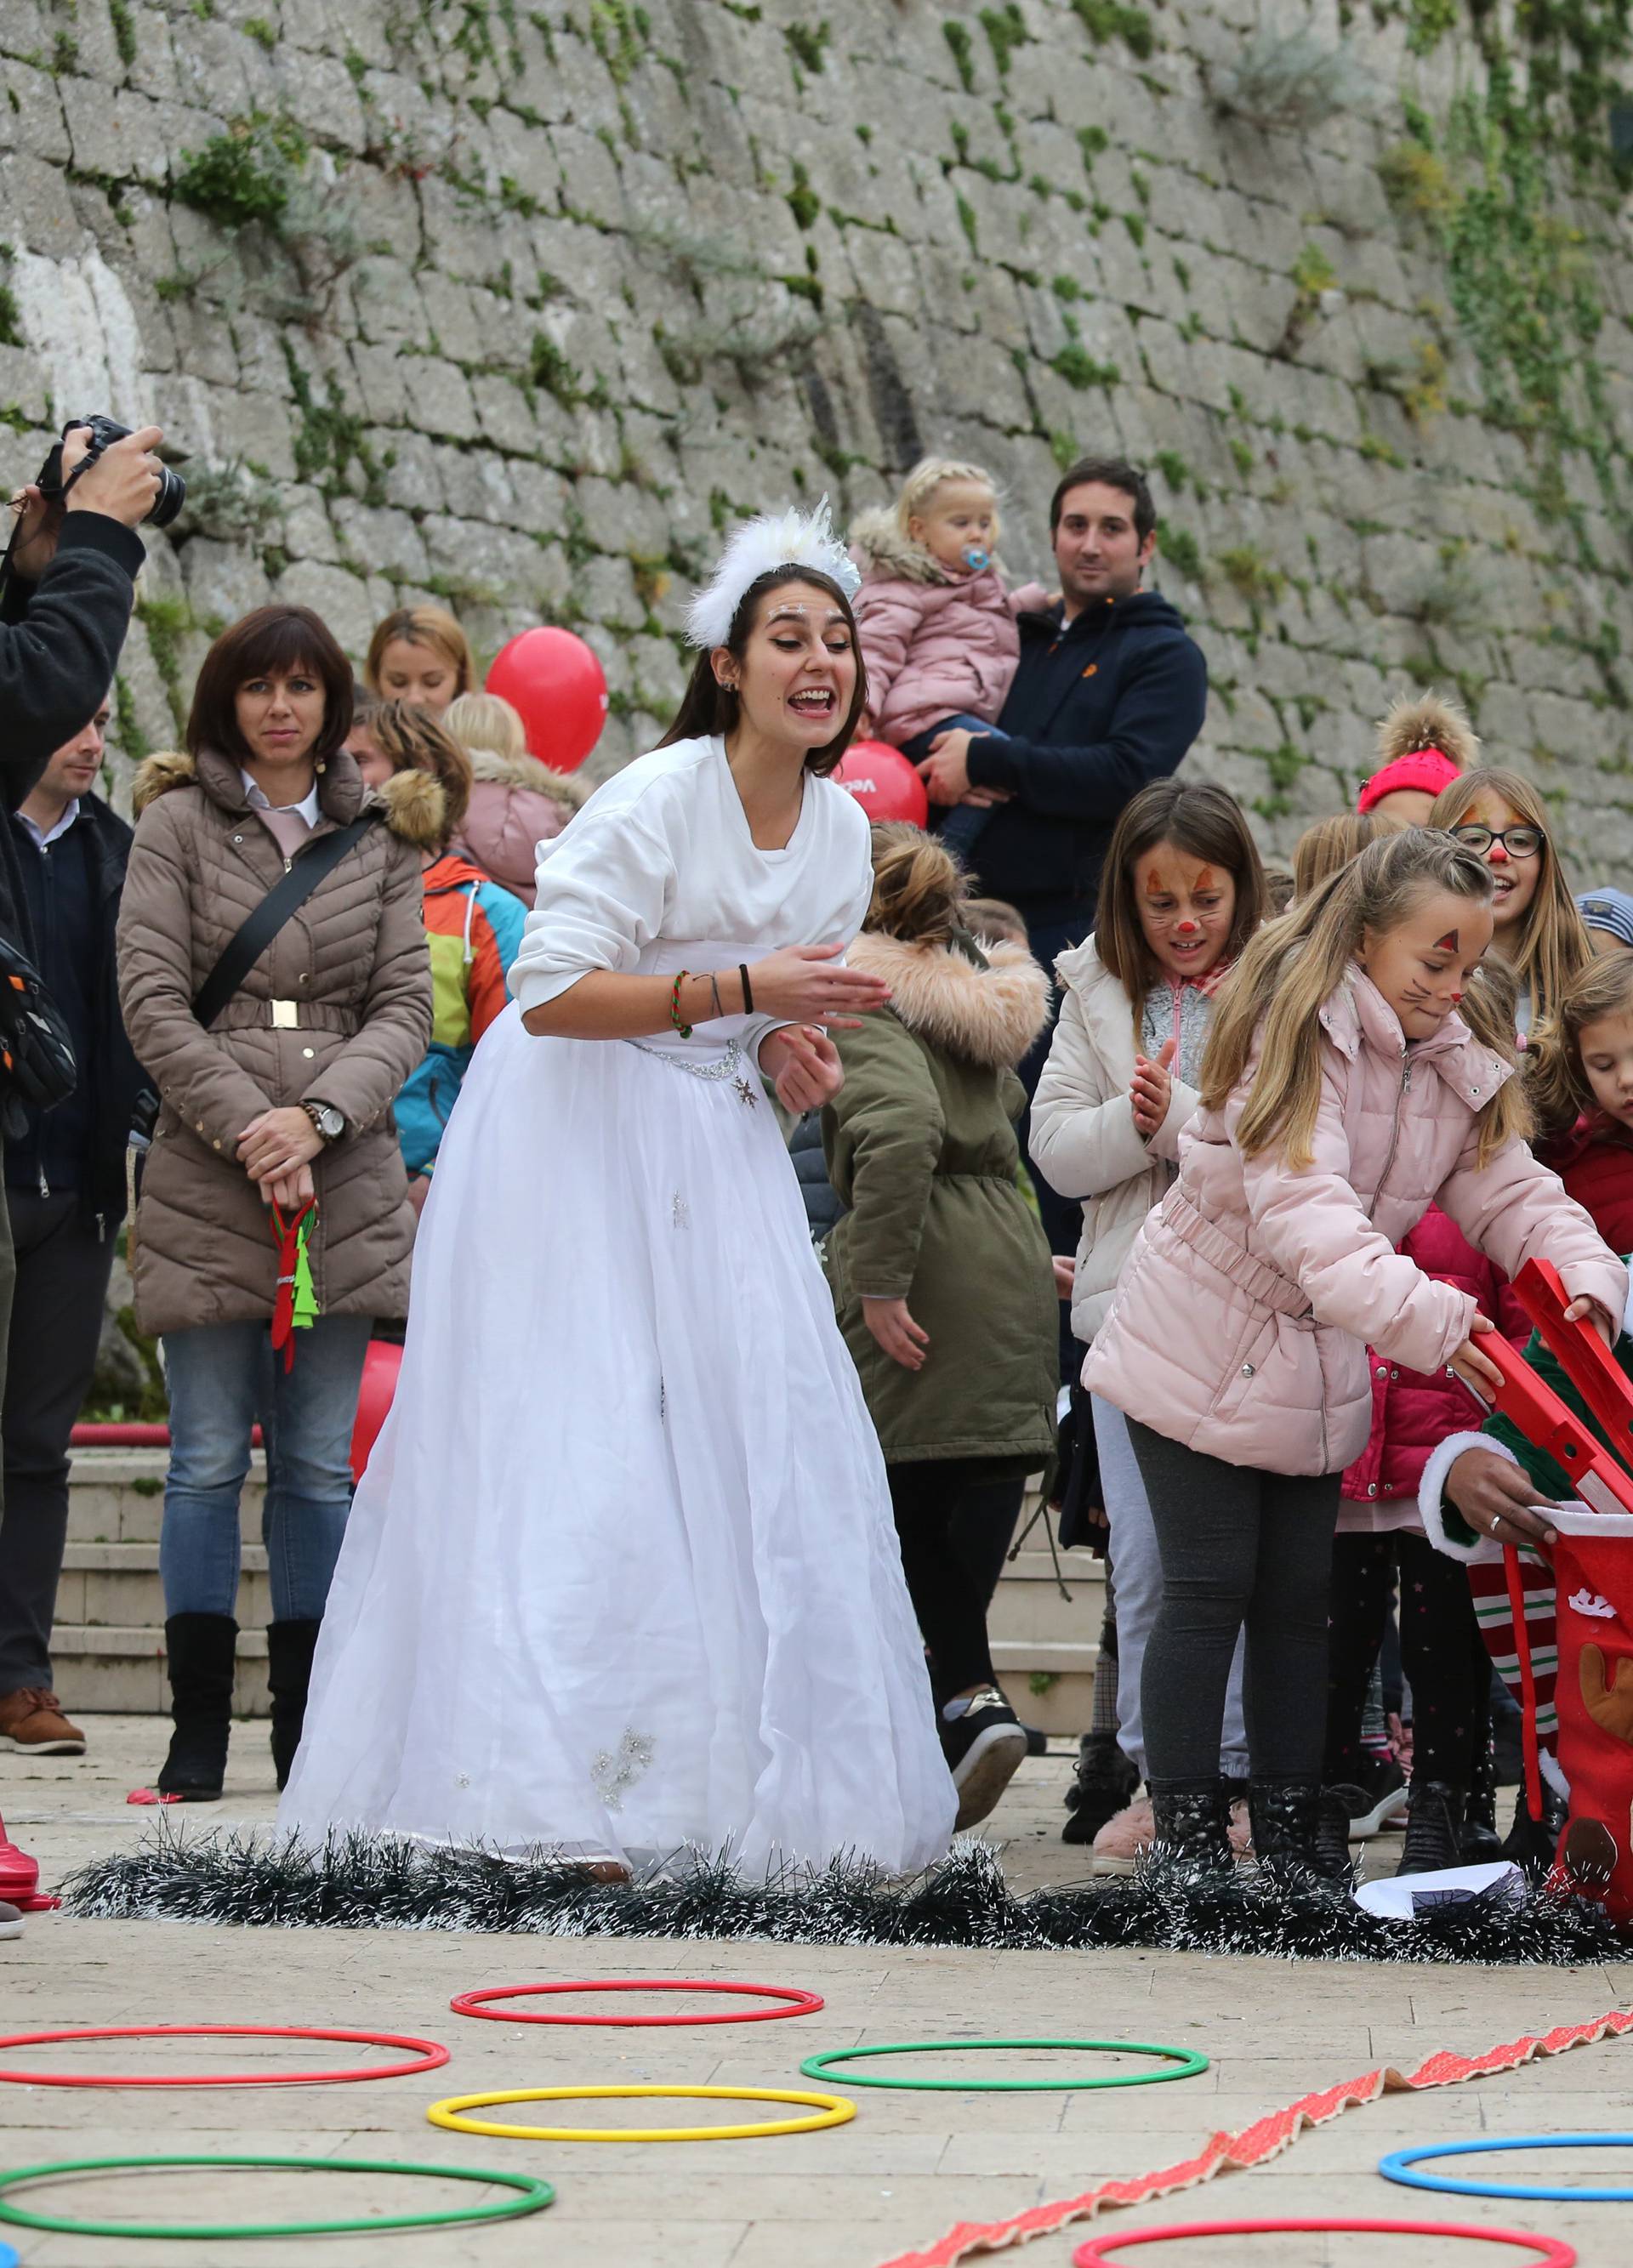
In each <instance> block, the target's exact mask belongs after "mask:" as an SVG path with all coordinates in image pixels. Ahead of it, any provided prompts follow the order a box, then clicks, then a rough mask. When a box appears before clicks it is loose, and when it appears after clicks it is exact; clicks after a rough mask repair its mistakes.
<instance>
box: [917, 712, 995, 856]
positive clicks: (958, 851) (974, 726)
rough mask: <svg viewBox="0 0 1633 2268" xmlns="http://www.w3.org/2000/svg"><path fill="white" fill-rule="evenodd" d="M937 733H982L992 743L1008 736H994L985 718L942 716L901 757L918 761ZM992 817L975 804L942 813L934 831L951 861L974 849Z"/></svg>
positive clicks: (953, 808)
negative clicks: (949, 855)
mask: <svg viewBox="0 0 1633 2268" xmlns="http://www.w3.org/2000/svg"><path fill="white" fill-rule="evenodd" d="M938 733H986V735H987V736H988V737H989V738H991V739H992V740H1004V739H1006V738H1007V737H1008V736H1007V735H1006V734H1005V733H994V731H993V728H992V726H991V725H989V724H988V723H987V722H986V718H984V717H968V716H964V715H959V716H957V717H943V718H942V720H941V722H940V723H939V724H938V725H931V727H930V729H929V731H928V732H927V733H914V735H913V739H912V740H905V741H904V742H903V744H902V754H903V755H905V757H907V758H908V760H909V762H913V763H915V764H916V763H920V762H922V761H923V759H924V758H925V757H926V756H927V755H929V753H930V743H931V741H932V740H935V737H936V735H937V734H938ZM992 815H993V814H992V810H991V806H987V808H986V809H985V810H983V809H981V808H980V807H979V806H977V805H975V804H970V803H956V804H955V805H954V806H953V807H952V809H951V810H950V811H948V812H943V814H942V817H941V819H940V820H939V821H938V822H937V824H936V828H935V831H936V833H937V835H939V836H940V837H941V839H942V842H943V843H945V844H946V845H947V848H948V849H949V850H950V851H951V852H952V854H953V856H954V858H964V856H965V854H966V853H967V852H968V851H972V850H973V849H974V848H975V843H976V838H977V836H979V834H980V831H981V829H982V828H983V827H985V826H986V822H987V821H988V820H989V819H990V818H991V817H992Z"/></svg>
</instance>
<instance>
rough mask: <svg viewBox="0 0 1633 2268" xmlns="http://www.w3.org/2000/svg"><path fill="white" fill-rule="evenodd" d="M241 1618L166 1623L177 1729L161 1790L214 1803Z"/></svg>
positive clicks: (184, 1618) (229, 1721) (179, 1618)
mask: <svg viewBox="0 0 1633 2268" xmlns="http://www.w3.org/2000/svg"><path fill="white" fill-rule="evenodd" d="M237 1646H238V1624H236V1623H235V1622H234V1621H233V1617H232V1616H231V1615H172V1616H169V1617H168V1619H167V1620H166V1624H165V1653H166V1667H167V1668H168V1671H169V1675H170V1715H171V1719H172V1722H173V1723H174V1727H175V1730H174V1732H173V1733H172V1734H171V1735H170V1753H169V1755H168V1756H166V1758H165V1762H164V1766H163V1769H162V1770H161V1771H160V1772H159V1793H160V1794H161V1795H173V1796H176V1797H179V1798H180V1800H181V1801H182V1802H183V1803H213V1802H214V1801H215V1800H216V1798H217V1797H218V1795H219V1794H220V1793H221V1783H222V1781H223V1780H224V1779H225V1777H226V1759H227V1738H228V1735H229V1734H230V1732H231V1730H232V1725H233V1660H234V1657H235V1654H236V1651H237Z"/></svg>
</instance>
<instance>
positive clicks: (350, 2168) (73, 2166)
mask: <svg viewBox="0 0 1633 2268" xmlns="http://www.w3.org/2000/svg"><path fill="white" fill-rule="evenodd" d="M153 2166H253V2167H256V2168H263V2167H269V2166H270V2167H277V2168H280V2169H281V2168H284V2167H292V2168H294V2169H298V2170H299V2171H300V2172H301V2173H307V2174H313V2173H317V2174H418V2175H427V2176H436V2175H440V2176H442V2177H443V2178H444V2179H445V2180H447V2181H451V2182H492V2183H497V2184H498V2185H499V2187H500V2188H502V2189H507V2190H514V2191H517V2192H518V2194H517V2195H516V2196H514V2197H513V2198H505V2199H504V2200H503V2201H502V2202H501V2203H499V2204H498V2205H464V2206H457V2207H455V2209H454V2211H453V2212H452V2213H391V2214H388V2215H385V2216H383V2217H379V2218H374V2217H371V2218H370V2219H368V2220H291V2221H266V2220H253V2221H218V2222H214V2223H211V2224H209V2225H206V2224H204V2223H203V2222H191V2221H183V2222H181V2223H180V2224H177V2223H170V2224H168V2225H166V2226H165V2227H163V2228H158V2227H149V2228H144V2227H138V2226H137V2223H136V2222H134V2221H129V2220H66V2219H64V2218H63V2216H62V2215H60V2214H57V2213H30V2212H29V2211H28V2209H27V2208H26V2206H25V2205H13V2204H12V2203H11V2199H10V2198H9V2197H8V2196H6V2195H5V2194H4V2192H5V2191H9V2190H13V2189H15V2188H16V2187H17V2185H18V2183H19V2182H38V2181H45V2180H48V2179H60V2178H61V2177H62V2176H63V2175H66V2174H100V2173H108V2172H112V2171H114V2170H115V2169H122V2168H127V2167H128V2168H132V2169H134V2168H142V2169H147V2168H150V2167H153ZM555 2197H556V2192H555V2191H554V2190H553V2189H552V2188H551V2187H550V2183H548V2182H542V2181H539V2180H537V2179H536V2177H535V2176H533V2175H532V2174H512V2173H505V2174H496V2173H489V2172H487V2171H486V2170H485V2169H484V2170H480V2171H478V2170H477V2169H474V2168H472V2167H469V2166H410V2165H403V2164H402V2163H400V2162H399V2161H396V2160H394V2159H391V2158H269V2157H262V2156H260V2155H256V2156H253V2157H249V2156H245V2157H237V2156H232V2157H212V2156H210V2155H207V2154H204V2153H202V2152H198V2153H189V2154H188V2155H187V2156H185V2157H174V2158H171V2157H150V2158H62V2159H59V2160H57V2161H55V2162H54V2163H53V2164H51V2165H47V2166H21V2167H18V2169H16V2170H15V2171H14V2172H11V2173H6V2174H0V2220H4V2221H10V2222H11V2225H12V2226H13V2227H14V2228H38V2229H46V2230H49V2231H51V2232H52V2233H53V2234H54V2235H61V2236H163V2237H168V2238H170V2239H171V2240H172V2241H173V2242H174V2241H176V2240H178V2239H185V2238H188V2237H211V2238H213V2239H214V2240H215V2241H216V2242H217V2243H225V2242H228V2241H229V2240H231V2239H235V2238H241V2237H250V2236H345V2235H354V2234H356V2235H366V2234H368V2233H370V2232H372V2231H373V2230H375V2229H380V2228H448V2227H449V2226H450V2225H451V2224H453V2223H454V2222H456V2221H466V2222H469V2221H477V2220H515V2219H517V2217H518V2216H519V2215H521V2214H522V2213H538V2212H541V2211H542V2210H543V2207H544V2206H545V2205H551V2204H553V2203H554V2202H555Z"/></svg>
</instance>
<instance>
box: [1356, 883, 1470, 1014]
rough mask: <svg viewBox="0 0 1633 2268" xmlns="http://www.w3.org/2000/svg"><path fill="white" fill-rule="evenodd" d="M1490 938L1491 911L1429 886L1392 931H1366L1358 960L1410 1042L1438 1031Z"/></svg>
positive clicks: (1465, 986) (1464, 988)
mask: <svg viewBox="0 0 1633 2268" xmlns="http://www.w3.org/2000/svg"><path fill="white" fill-rule="evenodd" d="M1490 942H1491V910H1490V908H1489V907H1488V906H1474V905H1471V903H1470V902H1469V901H1468V900H1467V898H1459V897H1454V896H1453V895H1452V893H1451V892H1450V891H1449V890H1428V891H1425V892H1424V893H1423V894H1422V895H1421V896H1420V897H1418V898H1417V899H1416V901H1415V902H1414V903H1413V904H1412V905H1410V906H1409V907H1408V911H1407V915H1406V917H1405V919H1404V920H1403V921H1400V922H1398V923H1397V924H1395V926H1394V927H1393V929H1389V930H1385V931H1383V932H1378V931H1376V930H1367V931H1366V932H1364V933H1363V937H1362V941H1361V950H1360V952H1359V953H1358V954H1356V959H1357V960H1358V961H1360V963H1361V965H1362V967H1363V968H1364V969H1365V971H1366V973H1367V975H1368V976H1370V977H1371V980H1372V982H1373V983H1374V984H1375V985H1376V986H1377V987H1378V990H1379V991H1380V992H1381V993H1382V994H1383V996H1384V998H1385V1000H1387V1001H1388V1003H1389V1005H1390V1006H1391V1007H1392V1008H1393V1010H1394V1012H1395V1014H1396V1015H1397V1016H1398V1017H1399V1018H1400V1029H1401V1031H1402V1032H1403V1033H1404V1035H1406V1037H1407V1039H1408V1041H1410V1040H1426V1039H1428V1038H1429V1036H1430V1034H1431V1033H1433V1032H1437V1031H1438V1030H1439V1028H1440V1027H1441V1025H1442V1024H1444V1023H1445V1020H1446V1018H1447V1017H1448V1016H1449V1015H1450V1014H1451V1013H1452V1010H1453V1009H1454V1008H1455V1007H1456V1006H1457V1005H1458V1003H1459V1001H1460V1000H1461V998H1463V995H1464V993H1465V992H1467V990H1468V981H1469V979H1470V977H1471V976H1473V975H1474V970H1475V969H1476V968H1478V966H1479V964H1480V958H1481V955H1482V954H1483V953H1484V952H1485V950H1486V948H1487V946H1489V944H1490Z"/></svg>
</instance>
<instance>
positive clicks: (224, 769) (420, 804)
mask: <svg viewBox="0 0 1633 2268" xmlns="http://www.w3.org/2000/svg"><path fill="white" fill-rule="evenodd" d="M184 787H196V788H197V789H198V790H199V792H200V793H201V794H203V795H207V796H208V797H209V798H210V799H211V802H212V803H217V804H219V805H220V806H222V808H223V809H224V810H227V811H248V809H249V804H248V799H247V798H246V796H245V794H244V790H243V782H242V780H241V778H240V773H239V767H238V766H237V765H236V764H235V763H234V762H233V759H232V758H231V757H230V756H224V755H219V754H218V752H217V751H216V750H214V749H212V748H206V749H204V750H203V752H202V753H201V755H200V758H199V760H198V762H195V761H194V759H193V758H192V757H191V756H190V755H188V754H187V753H186V751H185V750H183V749H174V748H172V749H165V750H161V751H160V752H159V754H158V755H151V756H148V757H146V758H145V759H144V762H143V763H142V765H141V767H140V769H139V770H137V776H136V779H135V782H134V784H133V785H132V787H131V791H130V805H131V809H132V810H133V811H134V812H135V814H136V815H137V818H138V819H140V817H141V816H142V814H143V813H144V811H145V810H146V809H147V807H148V806H149V804H151V803H155V802H157V801H158V799H159V797H160V796H161V795H168V794H169V793H170V792H172V791H173V790H174V789H176V788H184ZM317 789H318V808H319V810H320V811H321V813H322V814H323V816H324V818H325V819H332V820H333V821H335V823H336V826H338V827H347V826H350V824H351V821H353V820H354V819H355V818H357V816H358V814H359V813H360V812H362V811H365V810H366V809H367V808H368V806H370V805H371V804H378V805H380V806H381V808H382V809H383V810H384V813H385V818H386V826H387V828H388V831H389V832H390V833H391V834H393V835H395V836H398V837H399V839H400V840H401V841H403V842H404V843H412V844H413V845H414V847H415V849H416V850H417V851H435V850H437V849H438V848H439V847H440V844H441V843H442V841H443V839H444V837H445V836H446V835H447V801H446V799H445V797H444V795H443V792H442V785H441V783H440V781H439V780H435V779H433V778H432V777H431V775H430V773H429V772H421V771H406V772H396V773H394V774H393V776H392V777H391V778H390V779H388V781H387V783H386V784H385V786H384V787H383V788H380V789H373V788H370V787H369V786H367V785H366V783H365V781H364V778H363V775H362V773H361V772H360V771H359V770H358V767H357V762H356V759H355V758H354V757H353V756H351V755H349V754H348V752H347V751H346V750H345V749H344V748H343V749H341V750H340V751H339V753H338V754H337V755H333V756H330V757H329V761H328V762H327V764H326V765H325V766H324V770H323V773H322V777H321V778H320V779H319V781H318V784H317Z"/></svg>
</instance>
